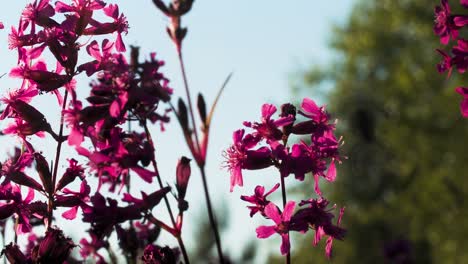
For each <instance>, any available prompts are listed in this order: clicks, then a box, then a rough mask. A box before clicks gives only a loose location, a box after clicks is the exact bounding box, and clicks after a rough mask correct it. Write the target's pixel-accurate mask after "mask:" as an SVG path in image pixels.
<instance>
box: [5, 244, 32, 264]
mask: <svg viewBox="0 0 468 264" xmlns="http://www.w3.org/2000/svg"><path fill="white" fill-rule="evenodd" d="M3 254H5V257H6V258H7V260H8V262H9V263H12V264H15V263H18V264H21V263H27V262H28V261H27V258H26V256H25V255H24V254H23V252H21V250H20V249H19V247H18V245H15V244H13V243H10V244H9V245H7V246H6V247H5V249H4V250H2V255H3Z"/></svg>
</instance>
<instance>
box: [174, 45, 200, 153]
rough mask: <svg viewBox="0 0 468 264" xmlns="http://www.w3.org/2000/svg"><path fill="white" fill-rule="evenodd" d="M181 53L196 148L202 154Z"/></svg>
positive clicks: (181, 58)
mask: <svg viewBox="0 0 468 264" xmlns="http://www.w3.org/2000/svg"><path fill="white" fill-rule="evenodd" d="M178 55H179V63H180V69H181V71H182V79H183V80H184V87H185V93H186V95H187V101H188V105H189V112H190V118H191V119H192V125H193V134H194V135H195V144H194V145H195V150H196V151H197V155H200V154H201V152H200V141H199V140H198V132H197V125H196V122H195V116H194V114H193V113H194V111H193V105H192V98H191V96H190V89H189V86H188V80H187V74H186V73H185V64H184V58H183V57H182V51H180V50H179V51H178Z"/></svg>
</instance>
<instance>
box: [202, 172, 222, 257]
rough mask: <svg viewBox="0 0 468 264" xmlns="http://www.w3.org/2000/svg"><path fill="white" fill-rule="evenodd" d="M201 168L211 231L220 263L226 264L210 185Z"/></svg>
mask: <svg viewBox="0 0 468 264" xmlns="http://www.w3.org/2000/svg"><path fill="white" fill-rule="evenodd" d="M199 168H200V172H201V175H202V180H203V188H204V190H205V200H206V207H207V208H208V216H209V218H210V224H211V229H212V230H213V233H214V236H215V241H216V250H217V251H218V256H219V263H222V264H224V256H223V249H222V247H221V240H220V238H219V232H218V225H217V224H216V219H215V217H214V214H213V209H212V206H211V200H210V195H209V192H208V184H207V182H206V173H205V167H199Z"/></svg>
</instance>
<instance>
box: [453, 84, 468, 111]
mask: <svg viewBox="0 0 468 264" xmlns="http://www.w3.org/2000/svg"><path fill="white" fill-rule="evenodd" d="M455 91H456V92H457V93H459V94H460V95H462V96H463V100H462V102H461V104H460V111H461V113H462V115H463V117H468V88H467V87H457V88H456V89H455Z"/></svg>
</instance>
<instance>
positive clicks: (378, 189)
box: [0, 0, 468, 263]
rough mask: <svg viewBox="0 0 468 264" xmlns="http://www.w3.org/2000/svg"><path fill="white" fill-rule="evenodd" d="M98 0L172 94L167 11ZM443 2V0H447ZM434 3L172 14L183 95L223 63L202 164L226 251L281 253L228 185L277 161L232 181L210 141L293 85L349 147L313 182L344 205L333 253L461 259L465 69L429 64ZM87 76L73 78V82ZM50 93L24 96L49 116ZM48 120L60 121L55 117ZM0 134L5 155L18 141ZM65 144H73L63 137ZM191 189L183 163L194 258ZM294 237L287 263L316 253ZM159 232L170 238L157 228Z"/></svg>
mask: <svg viewBox="0 0 468 264" xmlns="http://www.w3.org/2000/svg"><path fill="white" fill-rule="evenodd" d="M28 2H29V1H26V0H16V1H9V2H8V4H6V5H4V6H2V11H0V21H3V22H4V24H5V25H6V29H5V30H2V31H0V38H1V39H2V41H0V58H1V59H0V61H1V63H0V74H3V73H8V72H9V70H10V69H11V67H13V66H14V65H15V62H16V53H15V52H14V51H11V50H8V45H7V35H8V32H9V27H10V26H16V25H17V24H18V19H19V15H20V13H21V10H22V8H23V7H24V6H25V5H26V3H28ZM109 2H114V3H118V4H119V6H120V9H121V11H123V12H124V13H125V15H126V16H127V18H128V20H129V23H130V30H129V34H128V35H127V36H126V37H125V38H124V41H125V42H126V44H127V46H128V45H137V46H140V47H141V55H142V56H143V55H145V54H146V55H147V54H149V52H153V51H155V52H157V54H158V55H157V56H158V57H159V58H160V59H163V60H165V61H166V65H165V66H164V68H163V72H164V73H165V74H166V76H167V77H168V78H169V79H170V80H171V86H172V87H173V88H174V90H175V96H174V99H176V98H177V97H178V96H183V95H184V93H183V88H182V81H181V75H180V70H179V68H178V62H177V57H176V53H175V50H174V47H173V45H172V43H171V41H170V40H169V38H168V37H167V35H166V32H165V27H166V24H167V23H168V20H167V18H165V17H164V16H163V15H162V14H160V13H159V12H158V10H156V8H155V7H154V6H153V4H152V2H151V1H150V0H145V1H109ZM451 2H453V5H454V6H455V4H457V2H458V1H451ZM436 4H438V2H437V1H427V0H379V1H368V0H334V1H306V0H297V1H290V2H284V1H282V2H279V1H265V0H260V1H248V0H238V1H227V0H216V1H214V0H211V1H209V0H207V1H196V2H195V4H194V7H193V9H192V11H191V12H190V13H189V14H188V15H187V16H185V17H184V20H183V24H184V25H185V26H187V27H188V30H189V33H188V36H187V38H186V39H185V41H184V48H183V53H184V56H185V61H186V67H187V71H188V79H189V82H190V86H191V89H192V93H193V95H195V93H196V92H201V93H203V94H204V96H205V99H206V100H207V102H208V103H209V102H211V101H212V100H213V99H214V97H215V94H216V92H217V90H218V89H219V87H220V86H221V84H222V82H223V81H224V79H225V78H226V76H227V75H228V74H229V73H231V72H233V78H232V79H231V81H230V82H229V84H228V86H227V89H226V90H225V93H224V94H223V95H222V98H221V101H220V103H219V105H218V109H217V112H216V114H215V117H214V121H213V127H212V133H211V136H212V138H211V141H210V146H209V151H208V153H209V155H208V160H209V161H208V167H207V172H208V179H209V188H210V192H211V193H212V196H213V197H214V199H213V200H214V201H215V207H216V208H217V216H218V218H219V221H220V223H222V227H223V230H222V240H223V247H224V248H225V250H226V252H228V255H229V256H230V257H231V259H232V260H233V262H234V263H282V262H284V259H283V258H282V257H280V256H279V250H278V249H279V244H280V239H279V238H271V239H268V240H261V241H260V240H256V238H255V228H256V227H257V226H258V225H260V224H262V223H264V222H262V220H259V219H251V218H250V217H249V216H248V209H247V208H245V204H244V203H243V202H242V201H241V200H240V199H239V196H240V195H242V194H250V193H252V191H253V189H254V187H255V186H256V185H257V184H262V185H265V186H266V188H269V187H271V186H273V185H274V184H275V183H276V182H277V179H278V175H276V174H275V172H274V171H268V170H267V171H265V172H262V173H258V172H254V173H252V172H250V173H246V175H245V177H244V181H245V186H244V187H243V188H236V189H235V191H234V192H232V193H230V192H229V174H228V172H226V171H225V170H224V169H222V168H221V164H222V161H223V157H222V155H221V154H222V151H223V150H224V149H225V148H227V147H228V146H229V144H230V142H231V133H232V131H234V130H235V129H238V128H239V127H241V125H242V122H243V121H244V120H252V121H253V120H258V119H259V117H260V107H261V105H262V104H263V103H265V102H268V103H274V104H277V105H279V104H282V103H285V102H295V103H297V102H300V100H301V99H302V98H303V97H311V98H313V99H314V100H316V101H318V102H319V103H320V104H326V105H327V109H329V111H330V112H331V113H333V116H334V117H335V118H337V119H338V120H339V123H338V130H339V134H340V135H342V136H343V137H344V141H345V145H344V146H343V155H345V156H347V157H348V159H347V160H344V162H343V164H342V165H341V166H339V167H338V179H337V182H336V183H335V184H331V185H326V186H324V187H323V188H324V194H325V196H326V197H327V198H328V199H330V200H331V201H332V202H335V203H337V204H338V205H339V206H346V208H347V210H346V213H345V216H344V219H343V225H344V226H345V227H346V228H347V229H348V234H347V237H346V239H345V241H344V242H341V241H338V242H335V243H334V246H335V249H334V259H333V260H332V262H334V263H468V251H466V248H467V247H468V243H467V242H465V241H466V237H467V236H468V224H467V221H466V219H467V216H468V215H467V205H466V201H465V198H466V197H468V196H467V194H468V181H466V180H465V176H466V175H465V172H466V171H467V167H468V152H467V151H466V150H465V148H466V146H465V145H466V144H465V143H466V135H468V125H467V124H468V121H467V120H464V119H463V118H461V115H460V113H459V108H458V104H459V101H460V98H459V97H458V96H457V95H456V94H455V92H454V88H455V87H456V86H458V85H462V84H467V83H468V78H466V76H460V75H458V74H457V73H454V74H453V75H452V76H451V77H450V78H446V76H444V75H439V74H438V73H437V70H436V68H435V65H436V63H437V62H438V61H439V60H440V58H439V56H438V54H436V52H435V49H436V48H438V47H440V44H439V41H438V38H437V36H435V35H434V34H433V32H432V26H433V20H434V17H433V7H434V5H436ZM88 82H89V80H87V79H79V85H78V89H79V90H81V91H82V96H86V94H87V91H86V89H87V88H88ZM18 85H19V81H18V80H12V79H11V78H9V77H8V76H4V77H3V78H1V79H0V89H1V91H2V93H5V92H6V91H7V90H8V89H12V88H15V87H17V86H18ZM51 100H54V98H53V96H47V95H45V96H44V97H43V99H40V100H37V101H35V102H34V103H35V105H36V106H37V107H39V108H40V109H41V110H44V112H45V113H46V114H47V115H48V116H57V114H58V111H59V107H58V105H56V104H51V103H50V102H51ZM57 119H58V118H57ZM51 123H52V126H53V127H54V124H56V126H57V125H58V124H57V120H55V121H53V120H52V122H51ZM3 125H4V124H2V126H3ZM153 131H154V133H156V136H155V140H156V147H157V153H156V156H157V158H158V162H159V166H160V169H161V172H162V174H163V179H164V181H165V182H168V183H170V184H172V183H174V181H175V180H174V179H175V165H176V162H177V159H178V158H179V157H180V156H181V155H189V151H188V149H187V148H186V147H185V146H184V143H183V138H182V134H181V131H180V129H179V128H178V125H176V124H175V122H173V123H172V124H170V125H169V126H167V128H166V131H165V132H161V131H160V130H159V129H158V128H157V127H154V129H153ZM0 140H1V142H0V143H1V144H2V146H3V148H2V153H0V157H1V158H2V160H3V159H4V158H5V157H6V151H8V150H10V149H12V147H13V146H14V145H15V144H16V143H17V142H16V141H15V139H12V138H5V137H2V138H1V139H0ZM49 142H50V141H49ZM36 143H37V144H39V145H38V146H39V147H38V148H40V149H41V150H42V151H44V153H45V154H48V155H52V154H53V152H52V151H53V148H50V147H48V144H49V143H48V141H47V140H40V141H39V140H37V141H36ZM65 153H66V155H65V156H68V157H70V156H76V154H75V152H74V151H73V150H72V149H68V150H66V152H65ZM64 161H65V160H64V159H62V162H64ZM62 168H63V167H62ZM288 180H290V179H288ZM140 184H141V185H140ZM287 184H288V185H290V186H291V188H290V190H289V191H290V192H292V193H294V195H296V196H297V197H303V198H307V197H310V196H311V195H313V184H312V183H311V182H306V183H304V184H301V185H300V186H299V185H295V184H294V183H293V181H292V180H290V181H288V183H287ZM134 186H137V187H134V188H135V189H140V187H141V189H143V190H146V191H152V190H154V189H155V188H156V185H154V186H147V185H146V186H143V185H142V183H138V182H137V183H136V184H135V185H134ZM201 190H202V184H201V179H200V177H199V175H198V172H197V170H195V169H194V170H193V175H192V178H191V180H190V185H189V191H188V195H187V200H188V201H189V203H190V210H189V211H188V214H187V216H186V221H185V225H186V226H184V240H185V241H187V244H188V248H189V252H190V253H189V255H191V256H193V257H194V258H195V257H196V258H197V259H198V262H196V263H205V262H204V261H206V259H207V258H209V256H211V255H213V253H214V251H213V248H212V246H213V244H212V240H211V237H210V236H209V234H210V232H209V231H207V230H206V228H208V227H207V226H206V224H207V219H206V209H205V206H204V204H203V202H204V198H203V193H202V191H201ZM136 191H137V190H135V193H136ZM273 198H274V199H278V200H279V199H280V197H279V196H276V197H275V196H273ZM157 210H159V211H158V212H161V215H160V217H161V218H163V219H164V218H165V217H167V216H166V215H165V211H166V210H165V208H163V206H160V207H159V208H158V209H157ZM78 223H79V220H76V221H61V222H58V223H57V225H59V226H61V227H63V228H64V229H65V232H66V233H69V234H70V235H71V236H72V237H73V238H75V239H76V240H77V241H78V240H79V239H80V238H82V237H84V236H85V233H84V230H85V229H86V228H87V227H86V226H84V225H82V226H80V225H78ZM293 239H294V241H292V248H293V252H292V256H293V262H294V263H326V262H328V260H326V258H325V256H324V251H323V246H324V245H323V243H322V244H321V245H320V246H318V247H317V248H313V246H312V241H313V237H312V236H306V237H302V236H299V235H298V236H293ZM114 241H115V239H114ZM160 243H162V244H169V245H176V243H175V241H174V240H173V239H171V237H169V236H164V235H163V236H162V237H161V240H160Z"/></svg>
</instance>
